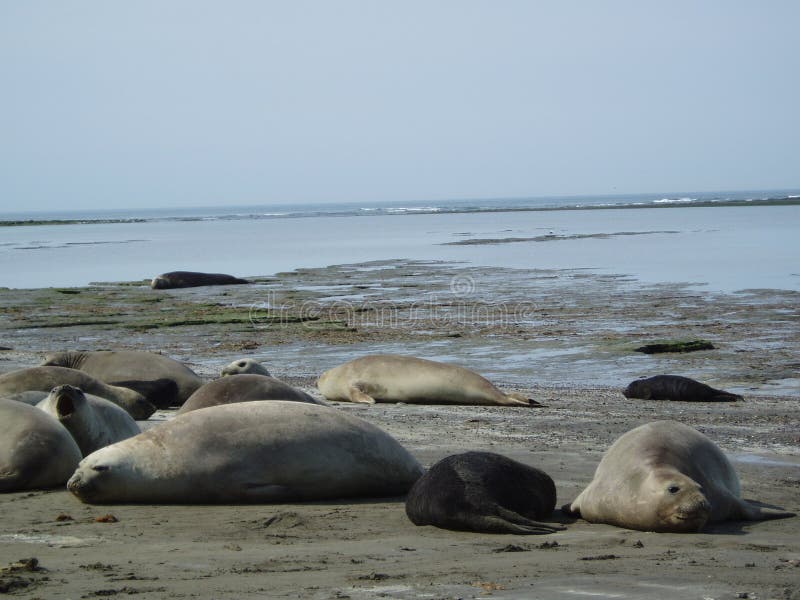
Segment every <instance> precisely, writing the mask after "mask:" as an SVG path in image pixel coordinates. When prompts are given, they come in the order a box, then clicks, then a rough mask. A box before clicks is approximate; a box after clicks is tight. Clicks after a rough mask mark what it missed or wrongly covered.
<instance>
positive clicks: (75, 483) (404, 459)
mask: <svg viewBox="0 0 800 600" xmlns="http://www.w3.org/2000/svg"><path fill="white" fill-rule="evenodd" d="M420 475H422V467H421V466H420V464H419V463H418V462H417V461H416V459H415V458H414V457H413V456H411V454H409V453H408V451H406V450H405V449H404V448H403V447H402V446H401V445H400V444H399V443H398V442H397V441H396V440H395V439H394V438H393V437H391V436H390V435H389V434H388V433H385V432H384V431H382V430H380V429H378V428H377V427H375V426H374V425H371V424H369V423H367V422H366V421H363V420H361V419H359V418H358V417H355V416H353V415H349V414H346V413H344V412H341V411H338V410H336V409H334V408H330V407H328V406H318V405H315V404H306V403H303V402H286V401H280V400H269V401H262V402H242V403H238V404H227V405H225V406H212V407H210V408H203V409H200V410H195V411H192V412H190V413H187V414H185V415H181V416H178V417H176V418H175V419H172V420H171V421H167V422H166V423H164V424H163V425H159V426H157V427H154V428H152V429H150V430H148V431H145V432H144V433H141V434H139V435H137V436H135V437H132V438H129V439H127V440H124V441H122V442H119V443H117V444H113V445H111V446H106V447H105V448H102V449H100V450H98V451H97V452H94V453H92V454H90V455H89V456H87V457H86V458H85V459H83V460H82V461H81V463H80V465H79V466H78V468H77V470H76V471H75V474H74V475H73V476H72V478H71V479H70V480H69V482H68V484H67V487H68V489H69V490H70V491H71V492H72V493H73V494H75V495H76V496H77V497H78V498H79V499H80V500H82V501H83V502H87V503H90V504H95V503H99V504H103V503H130V502H147V503H181V504H183V503H217V502H291V501H305V500H323V499H332V498H351V497H384V496H397V495H400V494H404V493H405V492H407V491H408V488H410V487H411V485H412V484H413V483H414V482H415V481H416V480H417V479H418V478H419V476H420Z"/></svg>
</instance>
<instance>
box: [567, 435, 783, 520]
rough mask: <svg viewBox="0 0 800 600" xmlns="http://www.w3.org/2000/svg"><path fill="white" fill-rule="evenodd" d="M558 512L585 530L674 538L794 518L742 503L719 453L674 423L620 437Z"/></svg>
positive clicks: (735, 479) (728, 465) (736, 480)
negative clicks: (581, 522)
mask: <svg viewBox="0 0 800 600" xmlns="http://www.w3.org/2000/svg"><path fill="white" fill-rule="evenodd" d="M562 510H563V511H564V512H566V513H567V514H572V515H575V516H580V517H582V518H584V519H586V520H587V521H589V522H591V523H608V524H610V525H616V526H618V527H625V528H627V529H638V530H641V531H669V532H676V533H680V532H691V531H698V530H700V529H701V528H702V527H703V526H704V525H705V524H706V523H707V522H708V523H713V522H717V521H738V520H749V521H760V520H764V519H780V518H783V517H792V516H794V514H793V513H790V512H785V511H780V510H774V509H769V508H762V507H760V506H756V505H755V504H751V503H749V502H747V501H745V500H742V498H741V497H740V489H739V478H738V477H737V475H736V471H735V470H734V468H733V466H732V465H731V463H730V462H729V461H728V459H727V458H726V457H725V455H724V454H723V453H722V451H721V450H720V449H719V448H718V447H717V446H716V445H714V443H713V442H712V441H711V440H709V439H708V438H707V437H706V436H704V435H703V434H702V433H700V432H698V431H697V430H695V429H693V428H691V427H689V426H687V425H683V424H681V423H677V422H675V421H655V422H653V423H648V424H646V425H642V426H640V427H637V428H636V429H632V430H631V431H628V432H627V433H625V434H624V435H622V436H621V437H620V438H619V439H617V441H616V442H614V444H613V445H612V446H611V447H610V448H609V449H608V451H607V452H606V453H605V455H604V456H603V459H602V460H601V461H600V464H599V465H598V467H597V471H596V472H595V474H594V479H593V480H592V482H591V483H590V484H589V485H588V486H587V487H586V489H584V490H583V492H581V493H580V495H579V496H578V497H577V498H576V499H575V501H574V502H572V504H570V505H567V506H564V507H563V508H562Z"/></svg>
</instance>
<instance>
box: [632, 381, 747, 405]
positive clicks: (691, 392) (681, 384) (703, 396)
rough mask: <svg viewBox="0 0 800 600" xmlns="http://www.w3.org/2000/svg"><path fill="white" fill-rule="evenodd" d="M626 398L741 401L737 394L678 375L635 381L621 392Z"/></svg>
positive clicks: (678, 400) (680, 400) (679, 400)
mask: <svg viewBox="0 0 800 600" xmlns="http://www.w3.org/2000/svg"><path fill="white" fill-rule="evenodd" d="M622 393H623V395H624V396H625V397H626V398H639V399H641V400H675V401H677V402H736V401H737V400H742V397H741V396H739V395H737V394H731V393H730V392H726V391H724V390H717V389H714V388H712V387H711V386H708V385H706V384H705V383H700V382H699V381H695V380H694V379H689V378H688V377H681V376H680V375H656V376H655V377H648V378H646V379H637V380H636V381H633V382H631V384H630V385H628V387H626V388H625V389H624V390H622Z"/></svg>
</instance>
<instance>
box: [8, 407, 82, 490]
mask: <svg viewBox="0 0 800 600" xmlns="http://www.w3.org/2000/svg"><path fill="white" fill-rule="evenodd" d="M0 424H2V428H3V432H2V435H0V492H15V491H19V490H31V489H42V488H51V487H55V486H59V485H64V483H65V482H66V481H67V479H69V477H70V475H72V473H73V472H74V471H75V468H76V467H77V466H78V463H79V462H80V460H81V451H80V449H79V448H78V445H77V444H76V443H75V440H73V439H72V436H71V435H70V434H69V432H68V431H67V430H66V429H64V428H63V427H62V426H61V425H60V424H59V423H58V421H56V420H55V419H54V418H53V417H51V416H50V415H48V414H46V413H45V412H43V411H41V410H39V409H38V408H36V407H35V406H30V405H29V404H23V403H22V402H15V401H13V400H0Z"/></svg>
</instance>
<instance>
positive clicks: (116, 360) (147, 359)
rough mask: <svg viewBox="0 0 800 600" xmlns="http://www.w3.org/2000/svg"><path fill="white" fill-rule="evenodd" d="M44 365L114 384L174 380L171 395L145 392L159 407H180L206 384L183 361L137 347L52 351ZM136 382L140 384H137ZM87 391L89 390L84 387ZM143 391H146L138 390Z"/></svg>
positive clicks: (135, 384) (131, 385)
mask: <svg viewBox="0 0 800 600" xmlns="http://www.w3.org/2000/svg"><path fill="white" fill-rule="evenodd" d="M42 365H43V366H56V367H69V368H70V369H79V370H81V371H83V372H84V373H88V374H89V375H91V376H92V377H94V378H95V379H99V380H100V381H103V382H105V383H108V384H110V385H122V384H123V383H124V385H125V387H134V389H136V387H137V386H143V385H144V382H148V381H149V382H154V381H160V380H164V379H166V380H171V381H174V382H175V386H174V387H170V388H169V391H170V392H172V393H171V394H164V395H163V397H154V396H151V395H149V394H146V393H145V394H144V395H145V397H147V399H148V400H149V401H150V402H152V403H153V404H155V405H156V406H157V407H158V408H169V407H170V406H179V405H181V404H183V403H184V402H185V401H186V399H187V398H188V397H189V396H191V395H192V394H193V393H194V392H195V390H196V389H197V388H199V387H200V386H201V385H203V380H202V379H201V378H200V376H199V375H198V374H197V373H195V372H194V371H192V370H191V369H190V368H189V367H187V366H186V365H184V364H183V363H180V362H178V361H177V360H174V359H172V358H170V357H168V356H164V355H162V354H156V353H154V352H138V351H135V350H113V351H112V350H99V351H96V352H51V353H49V354H46V355H45V357H44V362H42ZM134 382H136V383H134ZM84 391H85V390H84ZM137 391H142V390H137Z"/></svg>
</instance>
